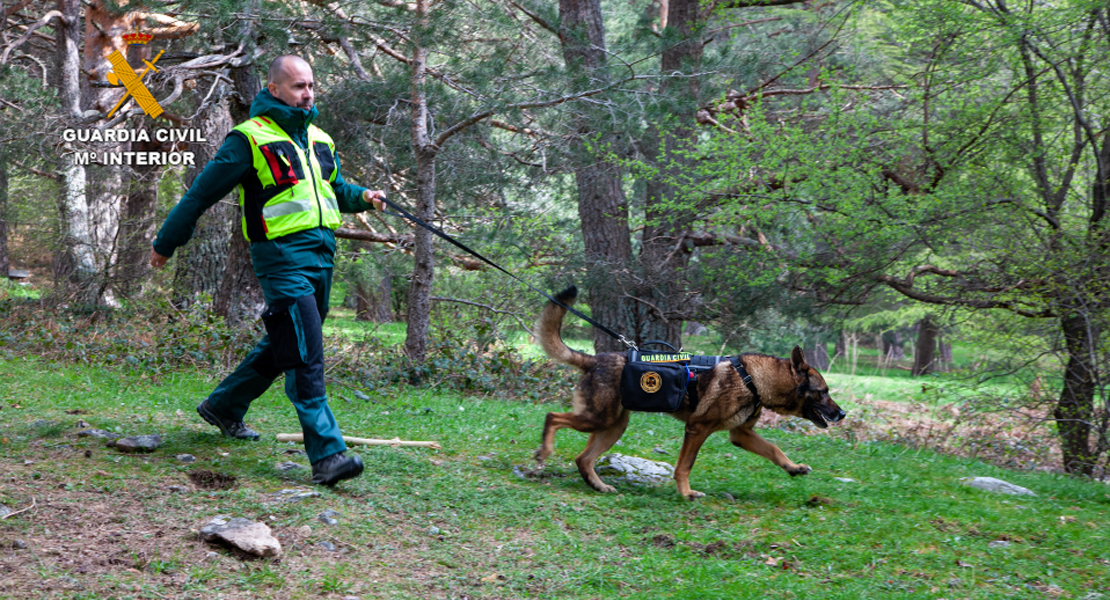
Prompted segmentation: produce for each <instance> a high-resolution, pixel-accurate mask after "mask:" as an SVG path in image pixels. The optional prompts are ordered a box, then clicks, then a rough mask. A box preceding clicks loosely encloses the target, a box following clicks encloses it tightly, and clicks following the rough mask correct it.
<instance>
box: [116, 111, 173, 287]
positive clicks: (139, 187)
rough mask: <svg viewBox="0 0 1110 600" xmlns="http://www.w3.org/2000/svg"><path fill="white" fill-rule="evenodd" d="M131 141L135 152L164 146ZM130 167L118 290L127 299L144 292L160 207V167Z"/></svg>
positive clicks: (141, 124) (139, 126)
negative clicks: (157, 210)
mask: <svg viewBox="0 0 1110 600" xmlns="http://www.w3.org/2000/svg"><path fill="white" fill-rule="evenodd" d="M136 120H137V121H139V122H138V123H137V124H136V127H135V128H136V129H142V128H145V121H146V117H145V116H140V117H137V118H136ZM151 138H152V139H151V141H149V142H131V151H133V152H160V151H163V150H164V149H165V148H163V145H162V144H161V143H160V142H157V141H155V140H154V139H153V135H151ZM130 168H131V175H132V176H131V181H130V184H129V186H128V190H127V196H126V201H125V202H124V206H123V217H122V218H121V219H120V224H119V227H120V231H119V239H120V252H119V261H118V263H117V269H116V282H115V288H116V291H118V292H119V293H120V295H122V296H124V297H129V296H135V295H138V294H141V293H142V289H143V282H144V281H145V280H146V277H147V275H148V274H149V273H150V247H151V243H152V242H153V241H154V234H155V233H156V231H157V230H156V223H155V217H156V215H155V209H156V208H157V204H158V180H159V179H160V178H161V175H162V167H161V166H149V165H136V166H133V167H130Z"/></svg>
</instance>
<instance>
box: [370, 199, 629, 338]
mask: <svg viewBox="0 0 1110 600" xmlns="http://www.w3.org/2000/svg"><path fill="white" fill-rule="evenodd" d="M381 201H382V202H384V203H385V204H387V205H389V206H390V207H391V208H393V209H394V210H396V211H397V212H396V213H387V214H392V215H393V216H396V217H401V218H404V219H408V220H410V221H412V222H413V223H416V224H417V225H419V226H421V227H423V228H424V229H427V230H428V231H430V232H432V233H434V234H436V235H437V236H439V237H440V238H442V239H445V240H447V241H448V242H450V243H451V244H453V245H454V246H456V247H458V248H459V249H461V250H463V251H464V252H468V253H470V254H472V255H474V256H476V257H478V258H479V259H481V260H482V262H484V263H486V264H487V265H489V266H491V267H493V268H495V269H497V270H498V271H501V272H502V273H504V274H506V275H508V276H509V277H512V278H513V279H515V280H517V281H519V282H520V283H523V284H524V285H526V286H528V287H529V288H531V289H532V291H535V292H538V293H540V294H542V295H543V296H544V297H545V298H547V299H548V300H550V301H552V302H554V303H555V304H558V305H559V306H561V307H563V308H565V309H567V311H568V312H571V313H574V314H575V315H577V316H578V317H579V318H581V319H582V320H584V321H586V322H587V323H589V324H590V325H593V326H594V327H597V328H598V329H600V330H602V331H604V332H605V333H607V334H609V335H611V336H613V337H614V338H616V339H618V340H620V341H621V342H622V343H624V344H625V345H626V346H628V347H629V348H632V349H635V348H636V344H634V343H633V342H631V341H630V340H628V339H627V338H625V337H624V336H623V335H621V334H619V333H617V332H615V331H613V330H612V329H609V328H608V327H606V326H604V325H602V324H601V323H598V322H597V321H595V320H593V319H591V318H589V317H587V316H586V315H584V314H582V313H580V312H578V311H577V310H574V309H573V308H571V307H569V306H567V305H566V304H563V303H562V302H559V301H558V300H556V299H555V298H553V297H551V295H550V294H548V293H547V292H545V291H543V290H541V289H539V288H537V287H536V286H534V285H532V284H530V283H528V282H527V281H524V280H523V279H521V278H519V277H517V276H516V275H513V274H512V273H510V272H508V271H506V270H505V269H503V268H501V266H500V265H498V264H497V263H495V262H493V261H492V260H490V259H488V258H486V257H484V256H482V255H481V254H478V253H477V252H475V251H474V250H472V249H470V248H468V247H467V246H466V245H465V244H463V243H462V242H460V241H458V240H456V239H455V238H453V237H451V236H449V235H447V234H446V233H444V232H442V231H440V230H439V228H437V227H435V226H433V225H429V224H427V223H425V222H424V221H423V220H421V219H420V217H417V216H416V215H414V214H412V213H410V212H409V211H407V210H405V209H403V208H401V207H400V206H398V205H397V204H395V203H393V202H391V201H389V200H387V199H386V198H382V199H381Z"/></svg>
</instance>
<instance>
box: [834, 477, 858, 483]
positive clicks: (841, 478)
mask: <svg viewBox="0 0 1110 600" xmlns="http://www.w3.org/2000/svg"><path fill="white" fill-rule="evenodd" d="M833 479H835V480H837V481H839V482H841V483H859V482H858V481H856V480H855V479H852V478H851V477H833Z"/></svg>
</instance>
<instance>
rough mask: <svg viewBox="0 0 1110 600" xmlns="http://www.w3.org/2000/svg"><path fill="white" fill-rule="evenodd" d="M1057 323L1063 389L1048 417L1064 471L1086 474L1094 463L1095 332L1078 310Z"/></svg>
mask: <svg viewBox="0 0 1110 600" xmlns="http://www.w3.org/2000/svg"><path fill="white" fill-rule="evenodd" d="M1060 326H1061V329H1062V330H1063V333H1064V344H1065V347H1066V349H1067V353H1068V364H1067V367H1066V368H1065V370H1064V389H1063V391H1062V392H1061V393H1060V402H1059V403H1058V404H1057V405H1056V409H1055V410H1053V412H1052V416H1053V417H1054V418H1055V419H1056V431H1057V433H1058V435H1059V436H1060V451H1061V453H1062V454H1063V459H1064V470H1066V471H1067V472H1069V473H1078V474H1082V475H1088V476H1090V475H1091V473H1092V472H1093V471H1094V466H1095V465H1094V462H1095V460H1094V459H1095V457H1094V456H1093V454H1092V452H1091V446H1090V443H1091V440H1090V436H1091V416H1092V412H1093V409H1094V398H1095V377H1094V374H1095V373H1094V365H1093V363H1092V360H1093V356H1094V353H1095V352H1096V351H1097V343H1098V336H1099V333H1098V331H1097V330H1095V329H1094V325H1093V324H1091V323H1090V322H1089V321H1088V315H1085V314H1082V313H1078V314H1072V315H1070V316H1067V317H1065V318H1064V319H1063V320H1061V322H1060Z"/></svg>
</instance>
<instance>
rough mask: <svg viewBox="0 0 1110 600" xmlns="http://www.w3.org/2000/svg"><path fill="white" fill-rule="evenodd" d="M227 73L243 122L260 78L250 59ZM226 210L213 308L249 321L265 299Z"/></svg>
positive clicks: (231, 104)
mask: <svg viewBox="0 0 1110 600" xmlns="http://www.w3.org/2000/svg"><path fill="white" fill-rule="evenodd" d="M243 35H244V37H247V38H249V37H250V22H249V21H248V22H247V23H246V24H245V25H244V34H243ZM228 74H229V76H230V79H231V80H232V81H233V82H234V84H233V87H232V91H233V92H234V93H233V94H231V96H230V97H229V98H227V104H226V106H227V111H228V112H229V114H230V117H231V123H242V122H243V121H246V120H247V119H248V118H250V106H251V102H253V101H254V97H255V96H257V95H258V93H259V92H260V91H262V81H261V79H259V77H258V72H257V71H256V67H255V64H254V62H253V61H248V62H247V63H245V64H240V65H238V66H236V67H232V68H231V69H230V70H229V73H228ZM224 135H225V136H226V135H227V134H226V133H225V134H224ZM220 139H221V140H222V139H223V138H220ZM210 141H212V140H210ZM236 202H237V199H236ZM229 212H230V213H231V214H230V218H229V219H228V220H227V228H228V233H227V237H228V248H227V263H226V265H225V266H224V272H223V277H222V278H221V279H220V285H219V288H217V290H216V297H215V298H214V303H213V307H212V309H213V311H214V312H215V313H216V314H217V315H220V316H221V317H223V318H225V319H227V321H228V322H229V323H242V322H249V321H252V320H254V318H255V317H257V316H258V314H259V312H260V311H261V310H262V309H263V307H264V306H265V305H266V299H265V298H264V297H263V294H262V285H261V284H259V283H258V276H256V275H255V274H254V265H252V264H251V249H250V242H248V241H247V238H246V237H244V236H243V226H242V216H241V213H240V209H239V208H238V207H236V208H234V209H232V210H230V211H229Z"/></svg>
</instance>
